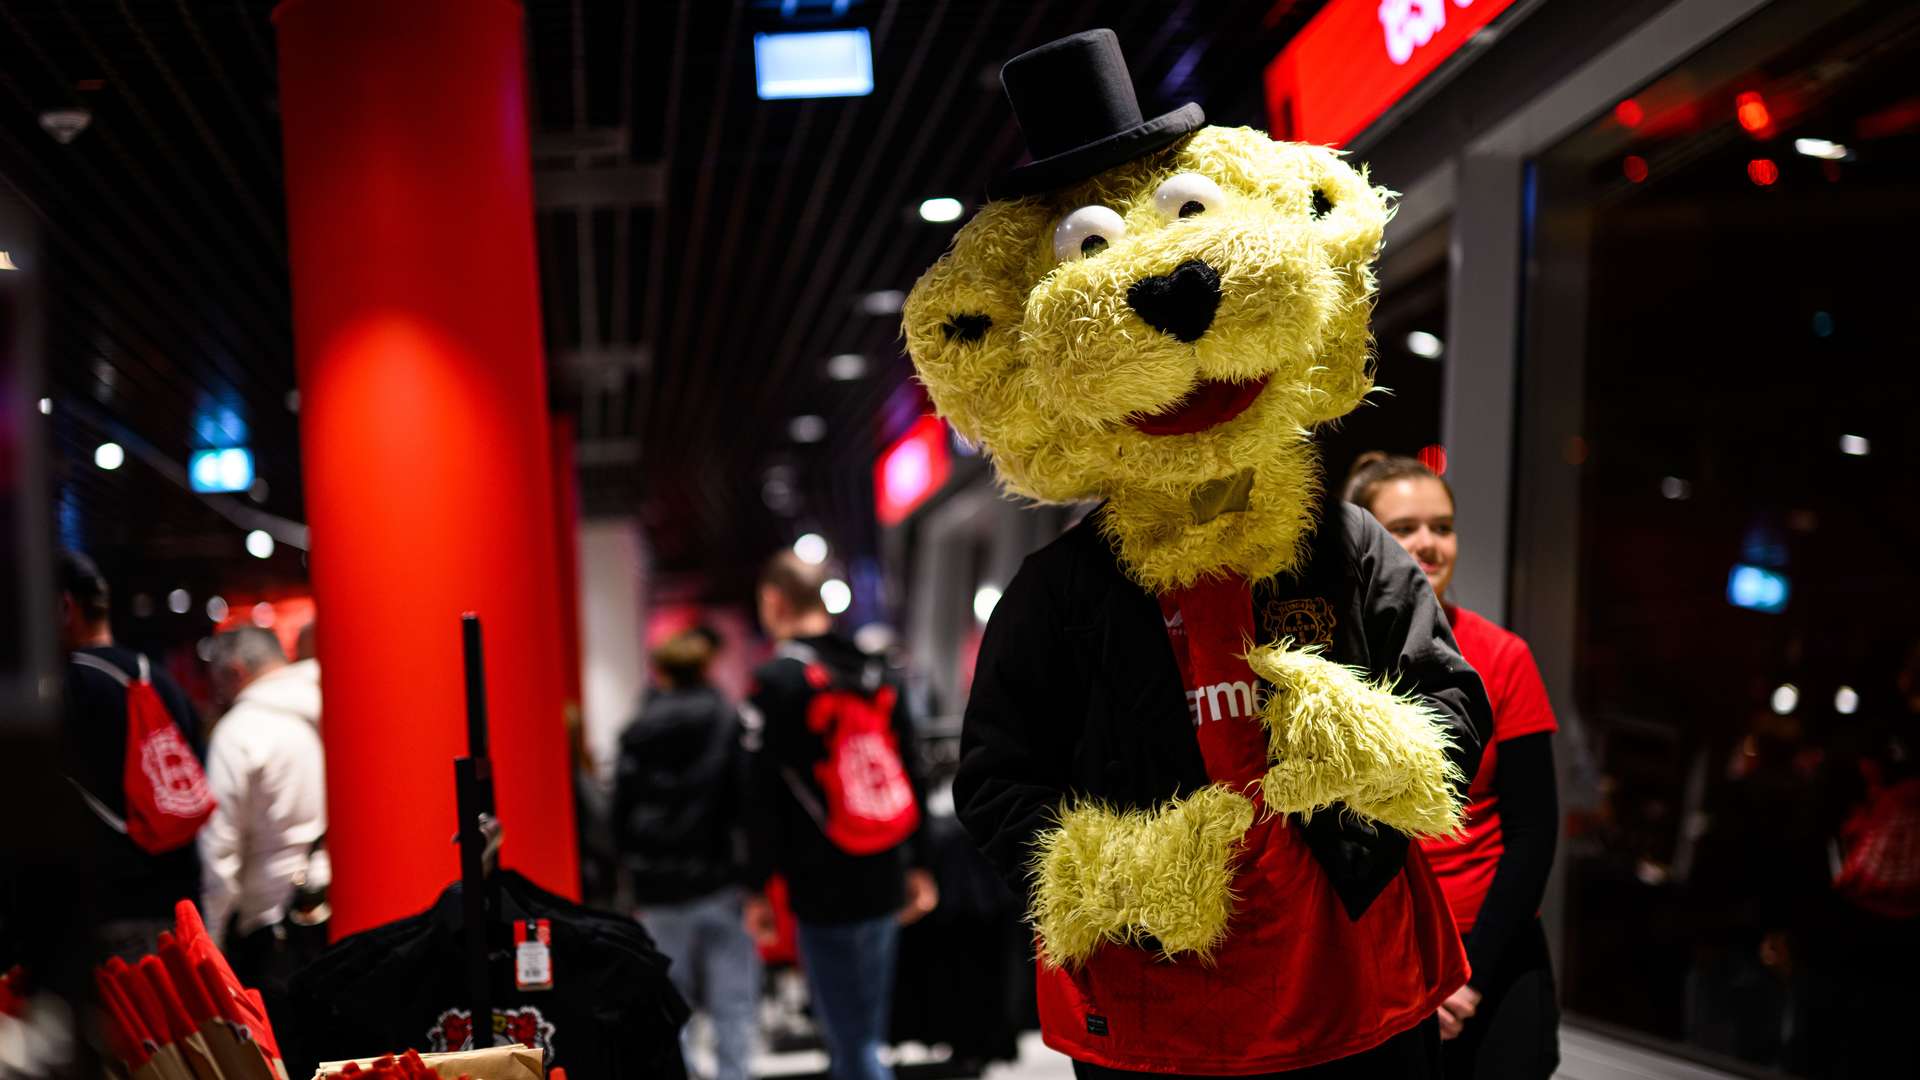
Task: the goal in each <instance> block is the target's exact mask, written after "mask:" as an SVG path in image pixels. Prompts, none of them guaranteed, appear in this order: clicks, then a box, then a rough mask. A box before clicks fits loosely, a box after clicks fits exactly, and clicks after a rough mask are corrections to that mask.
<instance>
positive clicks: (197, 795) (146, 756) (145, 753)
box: [73, 653, 214, 855]
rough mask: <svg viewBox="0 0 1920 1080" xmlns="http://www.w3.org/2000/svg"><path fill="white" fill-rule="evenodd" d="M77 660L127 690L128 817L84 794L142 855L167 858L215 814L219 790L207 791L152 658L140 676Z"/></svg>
mask: <svg viewBox="0 0 1920 1080" xmlns="http://www.w3.org/2000/svg"><path fill="white" fill-rule="evenodd" d="M73 662H74V663H76V664H79V665H81V666H82V667H90V668H92V669H94V670H95V671H99V672H104V673H105V674H107V675H108V676H110V677H111V678H112V679H113V680H114V681H115V682H117V683H119V684H120V685H121V686H124V687H126V690H127V756H126V762H125V766H124V769H123V786H124V788H125V790H126V796H127V816H126V818H125V819H124V820H123V819H122V818H120V817H119V816H117V815H115V814H114V813H113V812H112V811H111V810H109V809H107V807H106V806H105V805H104V804H103V803H101V802H100V800H98V799H96V798H94V797H93V796H92V795H91V794H89V793H88V792H87V791H86V789H84V788H82V789H81V793H82V794H83V795H87V802H88V804H89V805H91V806H92V807H93V812H94V813H95V814H98V815H99V816H100V819H101V820H102V821H105V822H106V823H107V824H108V825H110V826H112V827H113V828H114V829H115V830H116V831H119V832H123V833H126V834H127V837H128V838H129V839H131V840H132V841H133V842H134V843H136V844H138V845H140V849H141V850H142V851H145V852H147V853H148V854H150V855H161V854H164V853H166V852H169V851H172V850H174V849H175V848H180V847H185V846H186V845H187V844H189V843H191V842H192V841H193V838H194V837H195V836H196V835H198V833H199V832H200V826H202V825H204V824H206V821H207V818H209V817H211V816H212V815H213V807H214V801H213V792H211V791H209V790H208V789H207V775H206V773H204V772H202V771H201V769H200V759H199V758H196V757H194V756H193V748H192V747H190V746H188V745H187V740H186V737H185V736H183V735H182V734H180V727H179V725H177V724H175V723H174V722H173V715H172V714H171V713H169V712H167V707H166V705H165V704H164V703H163V702H161V700H160V694H159V691H157V690H155V689H154V688H153V679H152V677H151V673H150V671H149V670H148V667H147V658H146V657H144V656H142V657H140V671H139V674H138V677H133V676H129V675H128V674H127V673H126V672H124V671H121V670H120V669H119V667H117V666H116V665H114V664H112V663H110V662H108V661H106V660H103V659H101V658H100V657H98V656H94V655H93V654H91V653H75V654H73Z"/></svg>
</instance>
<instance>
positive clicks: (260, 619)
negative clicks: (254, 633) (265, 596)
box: [253, 600, 276, 630]
mask: <svg viewBox="0 0 1920 1080" xmlns="http://www.w3.org/2000/svg"><path fill="white" fill-rule="evenodd" d="M275 618H276V615H275V613H274V610H273V605H272V604H269V603H267V602H266V601H265V600H262V601H260V602H259V603H257V604H255V605H253V625H255V626H257V627H259V628H260V629H262V630H271V629H273V620H274V619H275Z"/></svg>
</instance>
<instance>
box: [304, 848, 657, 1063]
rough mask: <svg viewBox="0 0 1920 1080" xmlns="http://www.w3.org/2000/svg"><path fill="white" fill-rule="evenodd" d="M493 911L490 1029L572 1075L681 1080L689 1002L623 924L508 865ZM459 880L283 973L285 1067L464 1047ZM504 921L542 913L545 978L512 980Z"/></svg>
mask: <svg viewBox="0 0 1920 1080" xmlns="http://www.w3.org/2000/svg"><path fill="white" fill-rule="evenodd" d="M490 885H491V887H492V888H493V889H494V897H493V903H494V904H495V905H497V907H496V911H497V916H496V918H495V919H494V921H493V923H492V924H491V925H490V926H488V927H487V928H486V933H487V940H488V945H489V949H488V954H489V962H488V965H487V973H488V975H489V977H490V989H489V993H490V995H491V1000H492V1006H493V1011H494V1018H495V1019H494V1025H493V1026H494V1028H495V1032H494V1037H493V1038H491V1039H488V1038H482V1039H480V1040H478V1041H479V1043H480V1045H482V1046H487V1045H501V1044H504V1043H507V1042H526V1043H529V1044H531V1045H535V1046H538V1047H540V1048H541V1049H543V1050H545V1051H546V1054H547V1057H546V1063H547V1066H548V1067H549V1068H552V1067H554V1066H559V1067H562V1068H565V1069H566V1070H567V1075H569V1076H572V1077H577V1078H579V1080H619V1078H622V1077H635V1078H644V1080H684V1078H685V1077H686V1067H685V1065H684V1063H683V1062H682V1060H681V1056H680V1038H679V1032H680V1027H681V1025H682V1024H684V1023H685V1022H686V1019H687V1005H686V1002H685V1001H684V1000H683V999H682V998H681V997H680V994H679V992H678V991H677V990H675V989H674V986H673V984H672V982H671V981H670V980H669V979H668V977H667V958H666V957H665V956H663V955H661V953H660V952H659V950H657V949H656V948H655V947H654V943H653V939H652V938H651V937H650V936H649V935H648V934H647V932H646V929H645V928H644V927H642V926H641V925H640V924H639V923H637V922H635V921H634V920H632V919H628V918H622V917H620V916H616V915H605V914H601V913H599V912H596V911H592V910H589V909H587V908H584V907H581V906H580V905H578V904H575V903H573V902H572V901H569V900H567V899H565V898H564V897H560V896H555V895H554V894H552V893H549V892H547V891H545V890H543V889H541V888H539V887H538V886H536V885H534V884H533V883H532V882H530V881H528V880H527V879H526V878H524V877H522V876H521V875H519V874H517V873H515V872H514V871H512V870H497V871H495V872H494V874H493V877H492V879H491V880H490ZM461 900H462V898H461V893H460V886H459V885H458V884H455V885H453V886H451V887H449V888H448V889H447V890H446V891H445V892H443V893H441V894H440V898H439V899H438V900H437V901H435V902H434V905H433V906H432V907H431V908H429V909H427V910H426V911H423V912H421V913H420V914H418V915H413V916H409V917H407V918H404V919H400V920H398V921H397V922H391V923H387V924H386V925H384V926H380V927H376V928H374V929H372V930H366V931H362V932H361V933H358V934H354V935H353V936H351V937H348V938H344V939H342V940H340V941H337V942H335V943H334V944H333V947H332V948H329V949H328V950H327V951H326V952H325V953H323V954H321V956H320V957H319V958H318V959H316V960H315V961H314V962H313V963H312V964H309V965H308V966H307V967H306V968H305V969H303V970H302V971H301V972H300V973H299V974H297V975H295V976H294V979H293V985H292V988H291V990H290V992H289V993H290V1004H291V1007H290V1008H288V1009H287V1010H285V1015H284V1016H282V1015H281V1014H279V1013H276V1014H275V1015H274V1018H273V1019H274V1029H275V1033H276V1034H277V1035H279V1036H280V1038H281V1040H282V1042H283V1046H282V1049H283V1050H285V1051H286V1052H287V1065H288V1074H289V1075H290V1076H309V1075H311V1074H312V1072H313V1067H314V1065H315V1064H316V1063H318V1062H320V1061H333V1060H339V1059H342V1058H353V1057H378V1056H379V1055H381V1054H389V1053H397V1052H399V1051H402V1050H408V1049H412V1050H419V1051H420V1052H422V1053H427V1052H435V1051H446V1050H459V1049H463V1045H462V1044H463V1043H465V1044H467V1046H468V1047H470V1046H471V1043H472V1042H473V1041H474V1040H473V1039H472V1037H471V1036H472V1033H473V1032H472V1029H473V1024H472V1022H471V1019H470V1014H469V1012H468V1008H469V1006H470V1001H469V1000H468V988H467V986H466V984H465V982H464V977H465V970H466V968H465V958H466V951H465V943H466V940H467V939H466V934H467V931H466V928H465V927H464V925H463V924H462V914H463V905H462V902H461ZM513 919H546V920H547V921H548V924H549V930H550V931H551V936H552V954H551V959H552V976H553V985H552V987H551V988H550V989H545V990H531V989H529V990H522V989H520V988H519V987H518V985H517V984H516V982H515V979H514V969H515V964H514V957H515V949H514V938H513V933H512V922H511V920H513Z"/></svg>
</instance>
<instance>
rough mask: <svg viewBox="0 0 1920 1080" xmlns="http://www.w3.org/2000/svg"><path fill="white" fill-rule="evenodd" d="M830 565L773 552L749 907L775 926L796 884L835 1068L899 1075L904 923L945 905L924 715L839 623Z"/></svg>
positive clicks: (763, 930)
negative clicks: (925, 773)
mask: <svg viewBox="0 0 1920 1080" xmlns="http://www.w3.org/2000/svg"><path fill="white" fill-rule="evenodd" d="M825 577H826V575H825V572H824V570H823V569H822V567H820V566H817V565H812V564H809V563H807V562H805V561H803V560H801V559H800V558H799V557H798V556H796V555H794V554H792V553H791V552H783V553H781V554H780V555H777V556H775V557H774V558H773V559H772V560H771V561H770V562H768V564H767V566H766V569H765V570H764V571H762V573H761V576H760V586H759V608H760V622H761V624H762V625H763V626H764V627H765V628H766V630H767V633H768V635H769V636H770V637H772V638H773V639H774V641H775V642H776V643H777V644H776V648H775V655H774V657H773V659H771V660H769V661H767V662H766V663H765V664H762V665H761V666H760V667H759V668H758V669H756V670H755V672H754V689H753V692H752V694H751V697H750V701H749V707H748V708H747V709H746V710H744V716H743V719H744V720H745V721H746V724H747V731H746V737H747V745H748V748H749V751H750V759H749V785H750V786H749V803H748V805H749V828H748V839H749V845H748V847H749V865H748V871H749V874H748V881H749V883H750V884H751V885H753V886H754V887H755V893H756V895H754V896H752V897H750V898H749V900H748V903H747V907H746V923H747V929H748V931H749V932H750V933H752V934H753V935H754V937H755V938H756V939H758V940H762V941H766V940H770V939H771V938H773V937H774V936H775V927H774V912H773V908H772V906H771V905H770V904H769V903H768V902H767V900H766V899H765V897H764V895H763V894H764V887H765V884H766V882H767V880H768V879H769V878H770V877H771V876H772V875H773V874H775V873H778V874H780V875H782V876H783V877H784V878H785V880H786V885H787V896H788V899H789V903H790V905H791V907H792V909H793V916H794V920H795V922H796V923H797V924H798V937H799V945H800V961H801V964H802V965H803V966H804V967H805V969H806V975H807V985H808V988H809V990H810V992H811V994H812V997H813V1006H814V1016H815V1017H816V1018H817V1019H818V1020H819V1022H820V1028H821V1033H822V1036H823V1038H824V1041H825V1042H826V1044H827V1052H828V1054H829V1056H830V1057H831V1059H832V1070H833V1075H834V1077H835V1080H892V1077H893V1072H892V1070H891V1069H890V1068H888V1067H887V1065H886V1064H885V1063H884V1062H883V1061H881V1059H880V1047H881V1046H882V1044H884V1043H885V1042H886V1039H887V1029H888V1024H889V1006H890V1004H891V1001H892V997H893V966H894V957H895V948H896V945H897V943H898V936H899V931H900V927H901V926H902V925H903V924H907V923H911V922H914V921H916V920H918V919H919V918H921V917H922V916H924V915H926V914H927V913H928V912H930V911H932V910H933V908H934V906H935V905H936V904H937V903H938V902H939V891H938V889H937V888H936V887H935V885H934V880H933V875H932V874H931V873H929V872H928V871H927V870H926V869H925V868H924V862H923V859H922V855H921V852H920V846H919V842H918V841H919V837H920V825H921V818H922V808H923V807H924V805H925V789H924V787H923V785H922V783H921V779H920V770H919V767H918V763H917V760H916V753H915V751H916V747H915V740H914V731H913V723H912V720H911V718H910V716H909V713H908V709H907V707H906V705H905V703H904V702H903V701H902V700H901V696H900V692H899V688H898V687H897V686H895V685H893V684H892V683H890V682H889V681H888V680H887V679H886V677H885V665H884V664H883V663H882V662H881V661H880V660H878V659H877V658H874V657H870V656H867V655H866V654H865V653H862V652H861V651H860V650H859V649H858V648H857V647H856V646H855V645H854V644H853V643H852V642H851V641H848V640H847V639H846V638H844V637H841V636H840V635H838V634H835V633H834V632H833V617H832V616H831V615H829V614H828V613H827V609H826V605H825V603H824V602H823V601H822V600H821V598H820V587H821V585H822V584H824V581H825Z"/></svg>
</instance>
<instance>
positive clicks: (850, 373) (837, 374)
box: [827, 352, 867, 382]
mask: <svg viewBox="0 0 1920 1080" xmlns="http://www.w3.org/2000/svg"><path fill="white" fill-rule="evenodd" d="M866 373H867V358H866V357H865V356H863V355H861V354H860V353H857V352H846V353H841V354H840V355H838V356H833V357H829V358H828V359H827V378H829V379H833V380H835V381H836V382H852V381H853V380H855V379H858V378H860V377H861V376H863V375H865V374H866Z"/></svg>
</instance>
